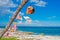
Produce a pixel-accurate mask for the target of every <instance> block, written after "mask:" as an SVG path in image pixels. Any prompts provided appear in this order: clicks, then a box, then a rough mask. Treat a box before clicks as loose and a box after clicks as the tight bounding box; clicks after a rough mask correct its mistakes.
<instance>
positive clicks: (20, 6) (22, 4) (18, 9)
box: [0, 0, 28, 39]
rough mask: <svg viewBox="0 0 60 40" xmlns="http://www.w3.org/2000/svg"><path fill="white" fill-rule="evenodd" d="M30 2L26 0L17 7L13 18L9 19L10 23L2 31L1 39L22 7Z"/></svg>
mask: <svg viewBox="0 0 60 40" xmlns="http://www.w3.org/2000/svg"><path fill="white" fill-rule="evenodd" d="M27 2H28V0H24V1H23V2H22V3H21V5H19V7H18V8H17V10H16V12H15V14H14V15H13V17H12V18H11V20H10V21H9V23H8V25H7V26H6V28H5V29H4V31H3V32H2V34H1V35H0V39H1V38H2V36H3V35H4V34H5V33H6V32H7V31H8V29H9V28H10V25H11V24H12V22H13V21H14V19H15V18H16V16H17V15H18V13H19V11H20V10H21V9H22V7H23V6H24V5H25V4H26V3H27Z"/></svg>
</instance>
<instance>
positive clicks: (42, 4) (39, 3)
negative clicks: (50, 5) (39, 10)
mask: <svg viewBox="0 0 60 40" xmlns="http://www.w3.org/2000/svg"><path fill="white" fill-rule="evenodd" d="M30 2H34V3H35V4H34V5H36V6H40V7H46V4H47V2H44V1H42V0H30Z"/></svg>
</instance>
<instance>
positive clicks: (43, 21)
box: [0, 0, 60, 26]
mask: <svg viewBox="0 0 60 40" xmlns="http://www.w3.org/2000/svg"><path fill="white" fill-rule="evenodd" d="M22 1H23V0H0V26H3V25H7V24H8V23H9V20H10V19H11V17H12V16H13V15H14V13H15V11H16V9H17V8H18V6H19V5H20V4H21V3H22ZM59 4H60V0H28V2H27V3H26V4H25V5H24V7H23V8H22V9H21V11H20V12H19V15H21V16H22V21H21V20H17V19H15V20H14V22H16V23H17V26H60V5H59ZM28 6H32V7H33V8H34V9H35V11H34V13H33V14H27V13H26V10H27V7H28ZM24 16H27V17H29V18H30V20H31V22H26V19H24Z"/></svg>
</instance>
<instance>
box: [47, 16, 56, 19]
mask: <svg viewBox="0 0 60 40" xmlns="http://www.w3.org/2000/svg"><path fill="white" fill-rule="evenodd" d="M55 18H56V16H51V17H48V19H55Z"/></svg>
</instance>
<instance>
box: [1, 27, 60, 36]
mask: <svg viewBox="0 0 60 40" xmlns="http://www.w3.org/2000/svg"><path fill="white" fill-rule="evenodd" d="M0 28H5V26H0ZM17 30H18V31H23V32H33V33H35V34H42V33H43V34H44V35H56V36H60V27H57V26H55V27H54V26H48V27H46V26H43V27H42V26H39V27H38V26H35V27H34V26H17Z"/></svg>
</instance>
